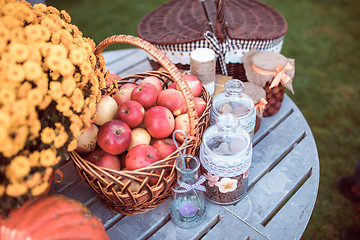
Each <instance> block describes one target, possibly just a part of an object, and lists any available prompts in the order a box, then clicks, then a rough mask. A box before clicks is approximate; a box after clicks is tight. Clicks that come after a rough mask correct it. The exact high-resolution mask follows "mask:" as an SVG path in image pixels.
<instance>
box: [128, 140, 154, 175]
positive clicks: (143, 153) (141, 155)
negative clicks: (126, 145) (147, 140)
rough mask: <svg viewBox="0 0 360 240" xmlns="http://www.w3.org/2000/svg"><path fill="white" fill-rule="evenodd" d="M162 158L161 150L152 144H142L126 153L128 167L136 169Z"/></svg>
mask: <svg viewBox="0 0 360 240" xmlns="http://www.w3.org/2000/svg"><path fill="white" fill-rule="evenodd" d="M158 160H160V154H159V152H158V151H157V150H156V149H155V148H154V147H153V146H151V145H148V144H140V145H137V146H135V147H133V148H132V149H130V151H129V152H128V153H127V155H126V168H127V169H128V170H136V169H139V168H143V167H146V166H148V165H150V164H152V163H154V162H156V161H158Z"/></svg>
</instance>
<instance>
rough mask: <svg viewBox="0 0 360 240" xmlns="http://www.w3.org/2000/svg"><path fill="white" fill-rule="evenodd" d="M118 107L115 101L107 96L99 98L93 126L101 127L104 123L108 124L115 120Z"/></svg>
mask: <svg viewBox="0 0 360 240" xmlns="http://www.w3.org/2000/svg"><path fill="white" fill-rule="evenodd" d="M117 109H118V105H117V103H116V101H115V100H114V99H113V98H112V97H111V96H109V95H103V96H101V99H100V101H99V102H98V103H97V105H96V110H95V114H96V116H97V117H96V119H95V124H96V125H98V126H101V125H103V124H104V123H105V122H108V121H110V120H112V119H114V118H115V115H116V112H117Z"/></svg>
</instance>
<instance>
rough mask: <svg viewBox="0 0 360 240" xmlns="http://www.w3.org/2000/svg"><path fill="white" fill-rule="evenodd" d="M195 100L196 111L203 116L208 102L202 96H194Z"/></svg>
mask: <svg viewBox="0 0 360 240" xmlns="http://www.w3.org/2000/svg"><path fill="white" fill-rule="evenodd" d="M194 102H195V106H196V112H197V114H198V116H199V117H201V116H202V114H203V113H204V111H205V109H206V102H205V100H204V99H202V98H201V97H194Z"/></svg>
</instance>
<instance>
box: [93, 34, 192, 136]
mask: <svg viewBox="0 0 360 240" xmlns="http://www.w3.org/2000/svg"><path fill="white" fill-rule="evenodd" d="M115 43H125V44H131V45H134V46H136V47H139V48H141V49H143V50H145V51H146V52H147V53H149V54H150V55H151V56H152V57H153V58H155V59H156V60H157V61H158V62H159V63H160V64H161V66H163V67H164V69H165V70H166V71H168V72H169V74H170V76H171V77H172V78H173V79H174V81H175V82H176V84H177V85H178V87H179V88H180V91H181V92H182V94H183V96H184V98H185V102H186V105H187V108H188V109H187V114H188V116H189V123H190V136H195V134H196V130H195V129H196V126H197V124H198V119H199V116H198V115H197V111H196V106H195V102H194V96H193V95H192V93H191V90H190V88H189V86H188V84H187V83H186V81H185V79H184V77H183V76H182V74H181V72H180V71H179V69H178V68H177V67H176V66H175V65H174V64H173V63H172V62H171V61H170V60H169V59H168V58H167V57H166V56H165V55H164V54H163V53H162V52H161V51H160V50H159V49H158V48H156V47H155V46H154V45H152V44H151V43H149V42H147V41H145V40H143V39H141V38H138V37H134V36H131V35H114V36H111V37H108V38H106V39H104V40H103V41H101V42H100V43H99V45H98V46H97V47H96V48H95V55H96V56H98V55H100V54H101V53H102V51H103V50H104V49H105V48H106V47H108V46H110V45H112V44H115Z"/></svg>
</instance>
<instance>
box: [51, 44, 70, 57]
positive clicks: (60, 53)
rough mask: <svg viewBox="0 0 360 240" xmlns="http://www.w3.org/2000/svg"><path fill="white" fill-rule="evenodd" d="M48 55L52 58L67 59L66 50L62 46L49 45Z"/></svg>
mask: <svg viewBox="0 0 360 240" xmlns="http://www.w3.org/2000/svg"><path fill="white" fill-rule="evenodd" d="M49 51H50V52H49V54H50V56H52V57H57V58H61V59H65V58H66V57H67V49H66V48H65V47H64V46H62V45H51V46H50V49H49Z"/></svg>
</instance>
